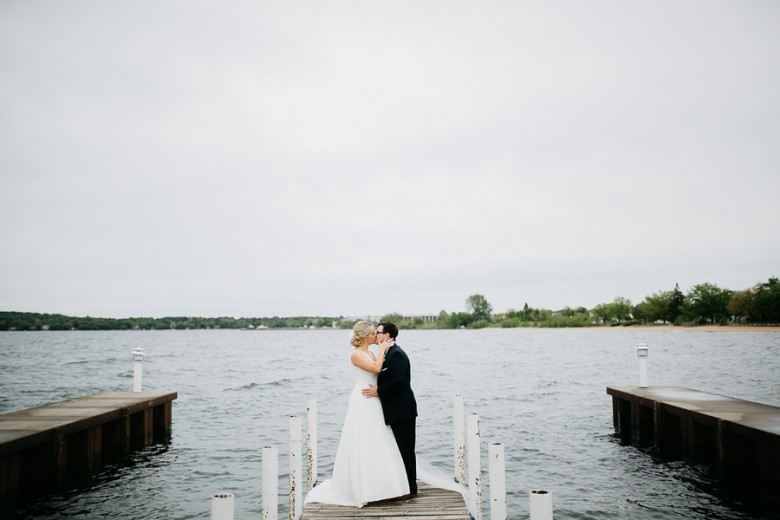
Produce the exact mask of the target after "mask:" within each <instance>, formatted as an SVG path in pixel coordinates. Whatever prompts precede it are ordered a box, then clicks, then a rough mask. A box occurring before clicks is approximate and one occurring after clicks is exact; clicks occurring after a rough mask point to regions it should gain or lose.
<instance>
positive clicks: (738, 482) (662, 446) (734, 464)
mask: <svg viewBox="0 0 780 520" xmlns="http://www.w3.org/2000/svg"><path fill="white" fill-rule="evenodd" d="M607 393H608V394H609V395H611V396H612V415H613V421H614V425H615V431H616V432H617V433H618V434H619V435H620V436H621V437H622V438H623V440H625V441H626V442H631V443H632V444H634V445H637V446H642V447H655V448H656V449H657V450H658V451H659V453H660V455H661V456H662V457H666V458H672V459H685V460H689V461H692V462H695V463H701V464H706V465H710V466H712V467H713V468H715V470H716V471H717V474H718V476H719V478H720V480H721V481H722V482H724V483H725V484H726V485H727V488H728V489H729V490H731V491H735V492H737V494H739V495H741V496H746V497H749V498H748V499H749V500H750V502H752V503H754V504H755V505H757V506H759V507H761V508H762V509H769V510H771V511H773V512H775V513H780V408H778V407H774V406H769V405H765V404H759V403H754V402H751V401H743V400H740V399H734V398H731V397H724V396H721V395H716V394H709V393H705V392H700V391H697V390H691V389H689V388H683V387H676V386H654V387H607ZM748 499H746V502H747V501H748Z"/></svg>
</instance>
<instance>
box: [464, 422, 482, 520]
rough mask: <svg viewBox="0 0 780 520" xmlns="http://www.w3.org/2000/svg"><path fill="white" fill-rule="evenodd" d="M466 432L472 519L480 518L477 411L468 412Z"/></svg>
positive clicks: (480, 475) (480, 487)
mask: <svg viewBox="0 0 780 520" xmlns="http://www.w3.org/2000/svg"><path fill="white" fill-rule="evenodd" d="M466 433H467V435H468V449H469V510H470V512H471V517H472V518H473V519H474V520H482V468H481V467H480V441H479V414H478V413H471V414H469V416H468V424H467V430H466Z"/></svg>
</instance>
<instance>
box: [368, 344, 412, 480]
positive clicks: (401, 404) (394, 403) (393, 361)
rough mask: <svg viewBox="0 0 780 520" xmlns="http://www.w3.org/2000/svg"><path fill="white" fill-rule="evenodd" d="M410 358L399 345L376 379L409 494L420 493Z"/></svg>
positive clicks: (386, 360)
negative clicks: (401, 460)
mask: <svg viewBox="0 0 780 520" xmlns="http://www.w3.org/2000/svg"><path fill="white" fill-rule="evenodd" d="M411 381H412V369H411V365H410V364H409V357H408V356H407V355H406V352H404V351H403V349H401V347H400V346H398V345H393V346H392V347H390V348H389V349H388V350H387V352H386V353H385V362H384V364H383V365H382V371H381V372H380V373H379V376H377V382H376V386H377V393H378V394H379V398H380V399H381V400H382V411H383V412H384V415H385V424H388V425H389V426H390V428H392V430H393V435H394V436H395V442H396V443H398V449H399V450H400V451H401V458H403V460H404V466H405V467H406V478H407V479H408V480H409V492H410V493H417V459H416V457H415V455H414V443H415V423H416V417H417V401H415V399H414V392H412V385H411Z"/></svg>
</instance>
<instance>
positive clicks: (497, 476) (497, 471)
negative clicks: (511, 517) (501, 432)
mask: <svg viewBox="0 0 780 520" xmlns="http://www.w3.org/2000/svg"><path fill="white" fill-rule="evenodd" d="M488 458H489V460H488V471H489V472H490V520H506V467H505V465H504V445H503V444H501V443H500V442H496V443H493V444H491V445H490V446H489V447H488Z"/></svg>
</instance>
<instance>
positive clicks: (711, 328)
mask: <svg viewBox="0 0 780 520" xmlns="http://www.w3.org/2000/svg"><path fill="white" fill-rule="evenodd" d="M585 328H590V329H618V330H663V331H669V332H674V331H683V332H780V325H766V326H762V325H692V326H684V325H632V326H630V327H623V326H619V325H618V326H615V327H608V326H605V327H585Z"/></svg>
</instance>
